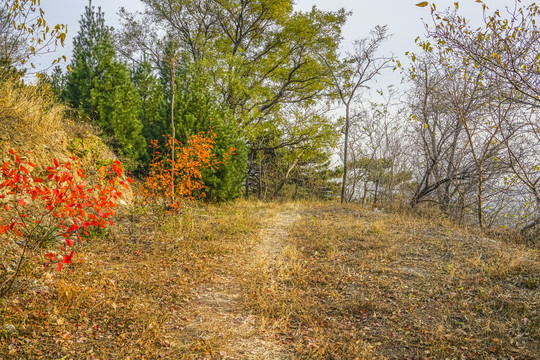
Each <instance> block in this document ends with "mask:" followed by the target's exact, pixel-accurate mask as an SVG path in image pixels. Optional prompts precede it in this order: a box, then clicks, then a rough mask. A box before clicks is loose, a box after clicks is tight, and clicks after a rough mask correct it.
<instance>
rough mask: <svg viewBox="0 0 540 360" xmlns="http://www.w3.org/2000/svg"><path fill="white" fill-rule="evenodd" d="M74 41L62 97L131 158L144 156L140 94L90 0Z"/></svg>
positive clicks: (123, 153)
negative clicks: (70, 68)
mask: <svg viewBox="0 0 540 360" xmlns="http://www.w3.org/2000/svg"><path fill="white" fill-rule="evenodd" d="M79 23H80V29H79V32H78V34H77V36H76V37H75V39H74V42H73V45H74V46H73V47H74V50H73V60H72V63H71V67H72V69H73V71H72V72H70V73H69V74H68V77H67V81H66V87H65V91H64V93H63V97H64V99H65V100H66V101H67V102H68V103H69V104H70V105H71V106H73V108H75V109H77V110H79V111H80V112H81V113H82V114H83V115H86V116H88V117H89V118H90V119H91V120H92V121H93V122H94V123H95V124H96V125H98V126H99V127H100V128H101V129H102V130H103V131H104V133H105V134H106V135H107V136H108V137H109V138H110V141H111V143H112V144H113V146H114V148H115V149H117V150H118V151H119V152H120V153H121V154H122V155H123V156H126V157H129V158H130V159H132V160H134V161H139V160H141V159H143V158H144V154H145V152H146V141H145V139H144V137H143V136H142V124H141V121H140V119H139V109H140V103H141V101H140V97H139V94H138V91H137V89H136V88H135V85H134V84H133V83H132V82H131V76H130V75H131V74H130V71H129V69H128V68H127V66H126V65H124V64H122V63H121V62H120V61H118V60H117V58H116V51H115V49H114V45H113V43H112V41H111V32H112V31H111V28H110V27H108V26H106V25H105V20H104V14H103V12H102V11H101V8H98V10H97V11H96V10H95V8H94V7H93V6H92V1H89V4H88V6H86V8H85V12H84V14H83V15H82V17H81V20H80V21H79Z"/></svg>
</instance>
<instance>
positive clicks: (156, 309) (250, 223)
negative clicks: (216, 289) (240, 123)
mask: <svg viewBox="0 0 540 360" xmlns="http://www.w3.org/2000/svg"><path fill="white" fill-rule="evenodd" d="M258 212H260V209H259V208H258V206H257V205H254V204H242V205H238V206H232V205H224V206H218V207H214V206H209V207H207V208H204V209H203V208H201V209H197V208H194V209H187V210H186V211H185V213H184V215H183V216H182V217H178V218H175V217H168V218H153V217H151V216H149V215H144V216H136V221H135V222H133V223H131V222H130V221H128V218H132V217H133V216H130V217H126V218H125V219H124V220H120V224H119V226H118V227H117V228H116V229H114V230H113V231H112V232H111V233H110V234H108V236H107V238H93V239H90V240H88V241H87V242H86V244H85V245H84V246H83V247H80V248H79V249H77V250H78V254H79V256H80V257H81V259H83V260H84V263H83V264H80V263H79V264H76V266H75V267H74V272H73V273H69V272H62V273H55V272H49V271H47V270H41V271H32V272H27V273H26V274H25V275H26V276H25V280H24V281H21V282H20V283H19V284H18V289H17V292H16V293H14V294H12V295H11V296H9V297H8V298H6V299H3V300H0V324H13V325H15V326H16V328H17V329H18V330H19V333H20V334H19V336H18V337H16V338H14V339H6V338H4V339H2V340H1V342H0V358H6V359H7V358H9V359H22V358H31V359H37V358H40V357H43V358H47V359H60V358H64V359H87V358H90V359H129V358H131V359H143V358H144V359H150V358H152V359H155V358H160V357H163V358H171V359H182V358H201V357H200V356H204V354H207V353H209V351H208V349H205V348H204V347H203V346H201V344H200V341H198V340H197V338H198V336H199V335H200V334H198V333H197V332H196V331H195V330H194V331H190V329H189V327H190V326H191V325H190V324H191V322H192V321H193V320H194V319H193V312H194V309H195V308H196V307H197V306H198V305H197V302H198V300H197V294H198V293H200V291H201V290H200V289H201V287H204V286H207V284H211V283H213V282H215V279H216V278H217V277H219V274H220V273H222V272H223V271H226V270H227V269H226V268H225V269H223V268H222V267H223V265H224V263H229V262H232V260H231V259H232V258H233V257H236V256H241V254H242V253H243V252H244V251H245V248H246V247H248V246H249V243H250V242H251V241H253V240H252V238H251V237H250V236H251V235H253V231H256V230H257V228H258V226H259V225H258V224H259V218H258V216H257V213H258ZM133 227H134V228H133ZM33 265H34V267H36V268H40V266H39V264H38V260H36V259H34V262H33ZM41 268H42V267H41ZM186 312H187V313H186ZM189 313H191V314H189ZM171 337H172V338H173V340H174V341H173V340H171ZM216 346H217V345H216ZM2 355H3V356H2Z"/></svg>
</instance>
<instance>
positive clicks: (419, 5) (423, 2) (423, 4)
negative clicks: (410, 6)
mask: <svg viewBox="0 0 540 360" xmlns="http://www.w3.org/2000/svg"><path fill="white" fill-rule="evenodd" d="M416 6H418V7H424V6H428V2H427V1H422V2H421V3H418V4H416Z"/></svg>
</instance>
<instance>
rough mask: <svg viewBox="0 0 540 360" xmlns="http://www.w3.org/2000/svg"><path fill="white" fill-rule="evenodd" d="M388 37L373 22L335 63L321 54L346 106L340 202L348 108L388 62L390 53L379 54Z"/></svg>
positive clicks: (349, 122) (342, 192) (343, 180)
mask: <svg viewBox="0 0 540 360" xmlns="http://www.w3.org/2000/svg"><path fill="white" fill-rule="evenodd" d="M389 37H390V34H388V29H387V27H386V26H376V27H375V28H374V29H373V30H372V31H371V33H370V36H369V37H367V38H363V39H359V40H356V41H355V42H354V44H353V45H354V51H353V52H352V53H349V54H347V56H346V57H345V58H344V59H343V60H342V62H341V64H340V65H339V66H338V67H335V66H332V64H331V63H330V62H329V60H328V59H327V58H325V55H321V58H322V59H323V61H324V62H325V63H326V65H327V68H328V69H329V71H330V74H331V81H332V85H333V87H334V89H335V93H336V95H337V98H338V100H339V102H340V103H341V104H342V105H343V106H344V107H345V127H344V130H343V134H344V137H345V138H344V144H343V179H342V185H341V202H342V203H343V202H344V201H346V196H345V189H346V186H347V185H346V184H347V170H348V169H347V167H348V160H349V159H348V150H349V131H350V126H351V108H352V106H353V104H354V103H355V102H356V101H358V97H359V95H360V90H361V89H362V88H365V87H367V84H368V83H369V82H370V81H372V80H373V79H374V78H375V77H376V76H377V75H379V74H380V73H381V71H382V70H383V69H385V68H388V67H389V66H390V63H391V61H392V57H385V56H380V55H379V54H378V51H379V48H380V46H381V45H382V43H383V42H384V41H385V40H387V39H388V38H389Z"/></svg>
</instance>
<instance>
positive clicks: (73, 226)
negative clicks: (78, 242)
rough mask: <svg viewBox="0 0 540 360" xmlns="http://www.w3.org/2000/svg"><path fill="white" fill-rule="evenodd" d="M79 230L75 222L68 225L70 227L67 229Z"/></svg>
mask: <svg viewBox="0 0 540 360" xmlns="http://www.w3.org/2000/svg"><path fill="white" fill-rule="evenodd" d="M77 230H79V225H77V224H73V225H71V226H70V228H69V229H68V231H77Z"/></svg>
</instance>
